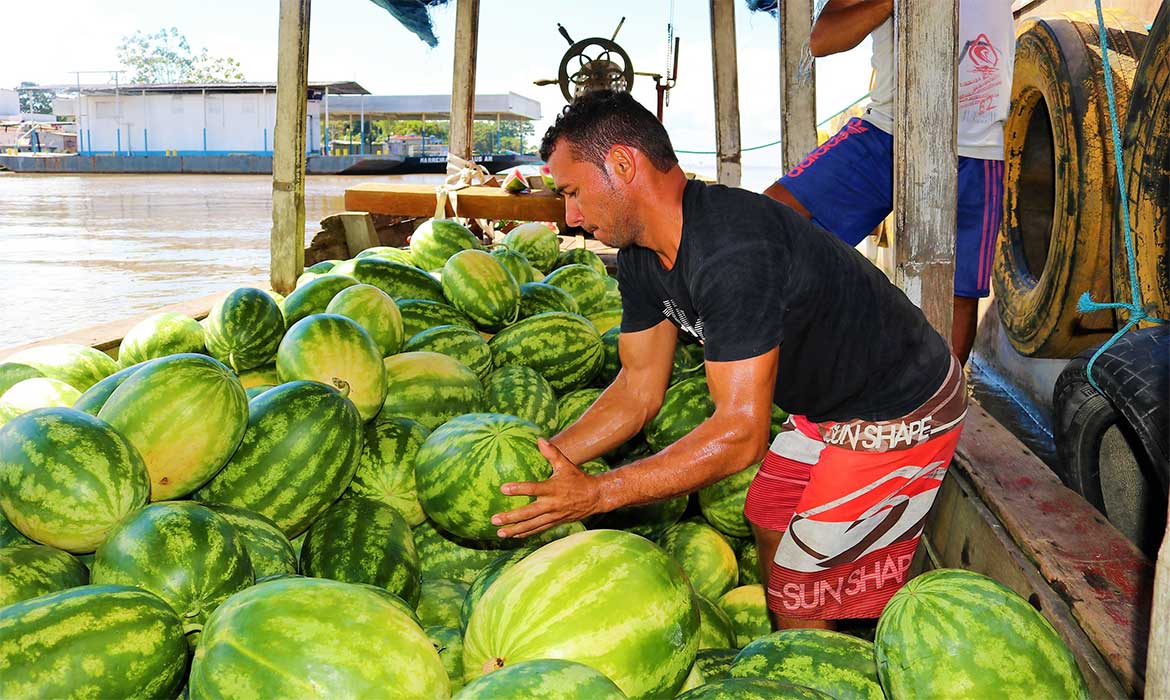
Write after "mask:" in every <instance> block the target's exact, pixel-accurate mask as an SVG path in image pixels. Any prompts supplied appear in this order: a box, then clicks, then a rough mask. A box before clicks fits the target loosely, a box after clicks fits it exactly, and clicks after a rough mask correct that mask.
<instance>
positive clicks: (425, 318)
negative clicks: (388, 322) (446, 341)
mask: <svg viewBox="0 0 1170 700" xmlns="http://www.w3.org/2000/svg"><path fill="white" fill-rule="evenodd" d="M398 312H399V313H400V314H401V315H402V337H403V338H405V339H406V340H410V339H411V338H413V337H414V336H415V335H416V334H418V333H421V332H423V331H425V330H426V329H428V328H434V327H435V326H462V327H464V328H471V329H474V328H475V324H474V323H472V322H471V319H469V318H467V317H466V316H464V315H463V314H462V313H461V312H460V311H459V309H456V308H455V307H454V306H450V305H448V304H444V303H442V302H438V301H429V300H426V299H402V300H400V301H398Z"/></svg>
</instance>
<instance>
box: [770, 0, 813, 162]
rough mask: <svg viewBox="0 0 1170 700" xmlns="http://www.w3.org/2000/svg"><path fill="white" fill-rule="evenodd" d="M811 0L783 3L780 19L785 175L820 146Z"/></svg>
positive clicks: (782, 135)
mask: <svg viewBox="0 0 1170 700" xmlns="http://www.w3.org/2000/svg"><path fill="white" fill-rule="evenodd" d="M812 6H813V4H812V0H784V2H783V3H781V8H780V16H779V17H778V20H779V21H778V22H777V24H778V25H779V26H780V144H781V148H782V149H783V154H782V159H783V162H782V163H781V166H782V168H783V170H784V172H788V171H789V170H791V169H792V168H795V167H796V166H797V165H798V164H799V163H800V161H801V160H803V159H804V157H805V156H806V155H808V154H809V153H810V152H812V150H813V149H814V148H816V147H817V86H816V69H815V64H814V63H813V57H812V53H811V52H810V51H809V44H808V42H809V35H810V34H811V33H812V9H813V8H812Z"/></svg>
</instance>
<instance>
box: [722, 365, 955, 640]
mask: <svg viewBox="0 0 1170 700" xmlns="http://www.w3.org/2000/svg"><path fill="white" fill-rule="evenodd" d="M966 414H967V391H966V384H965V382H964V380H963V370H962V367H960V365H959V363H958V361H957V360H954V359H953V358H952V361H951V369H950V372H949V373H948V375H947V378H946V380H945V381H944V382H943V384H942V386H941V387H940V388H939V390H938V391H937V392H936V393H935V394H934V396H932V397H931V398H929V399H927V401H926V402H925V403H923V404H922V405H921V406H920V407H918V408H917V409H915V410H914V411H911V412H910V413H909V414H907V415H906V416H903V417H901V418H898V419H894V420H883V421H865V420H853V421H848V422H824V423H813V422H811V421H809V420H808V419H807V418H804V417H802V416H791V417H789V419H788V422H787V423H786V424H785V425H784V428H783V429H782V430H781V432H780V434H779V435H777V436H776V439H775V440H774V441H773V442H772V446H771V448H770V449H769V450H768V455H767V456H766V457H765V458H764V461H763V464H762V465H761V466H760V471H759V473H758V474H757V475H756V477H755V479H754V480H753V481H752V484H751V486H750V487H749V489H748V495H747V502H746V503H745V505H744V514H745V515H746V516H747V518H748V520H750V521H751V522H752V523H754V524H755V525H756V526H757V527H761V528H764V529H768V530H775V531H779V532H783V535H782V536H781V538H780V545H779V547H777V549H776V557H775V559H774V560H773V562H772V567H771V571H770V573H769V580H768V582H767V583H768V585H767V597H768V607H769V608H770V609H771V610H772V611H773V612H775V613H776V614H778V615H780V616H781V617H788V618H798V619H812V620H837V619H845V618H871V617H877V616H878V615H879V614H881V611H882V608H884V607H885V605H886V602H887V601H888V600H889V599H890V596H892V595H893V594H894V593H895V592H896V591H897V590H898V589H899V588H900V587H901V586H902V584H904V583H905V582H906V572H907V570H908V569H909V567H910V562H911V560H912V559H913V558H914V551H915V549H916V548H917V546H918V538H919V536H920V535H921V534H922V527H923V524H924V523H925V521H926V515H927V513H928V511H929V510H930V507H931V505H932V504H933V503H934V498H935V496H936V495H937V494H938V487H939V486H940V485H941V484H942V480H943V477H944V476H945V475H946V472H947V467H948V466H950V463H951V457H952V456H954V453H955V446H956V445H957V443H958V441H959V433H960V432H961V430H962V425H963V419H964V417H965V416H966Z"/></svg>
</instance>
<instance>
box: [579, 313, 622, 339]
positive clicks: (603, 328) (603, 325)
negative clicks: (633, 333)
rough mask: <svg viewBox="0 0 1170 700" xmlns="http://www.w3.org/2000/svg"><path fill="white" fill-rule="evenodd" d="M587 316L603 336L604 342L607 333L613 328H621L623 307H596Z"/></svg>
mask: <svg viewBox="0 0 1170 700" xmlns="http://www.w3.org/2000/svg"><path fill="white" fill-rule="evenodd" d="M586 318H588V319H589V322H590V323H592V324H593V327H594V328H596V329H597V332H598V333H600V334H601V336H602V343H604V342H605V341H604V338H605V334H606V333H608V332H610V331H612V330H615V329H617V330H619V331H620V329H621V327H622V307H621V306H614V307H609V308H604V309H596V310H594V311H593V313H591V314H589V315H588V316H587V317H586Z"/></svg>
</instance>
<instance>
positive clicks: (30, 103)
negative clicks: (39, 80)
mask: <svg viewBox="0 0 1170 700" xmlns="http://www.w3.org/2000/svg"><path fill="white" fill-rule="evenodd" d="M36 85H37V84H36V83H29V82H23V83H21V84H20V88H19V99H20V111H21V112H23V113H25V114H52V113H53V91H52V90H29V89H28V88H31V87H36Z"/></svg>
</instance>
